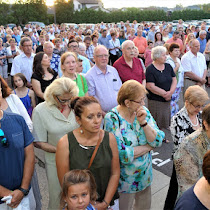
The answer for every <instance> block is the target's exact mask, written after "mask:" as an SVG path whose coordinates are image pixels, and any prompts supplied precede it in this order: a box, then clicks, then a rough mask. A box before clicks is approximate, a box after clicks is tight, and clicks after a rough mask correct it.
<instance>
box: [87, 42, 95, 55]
mask: <svg viewBox="0 0 210 210" xmlns="http://www.w3.org/2000/svg"><path fill="white" fill-rule="evenodd" d="M94 48H95V47H94V46H93V45H92V44H91V45H90V46H89V47H88V48H87V49H86V51H85V53H86V55H87V57H88V58H89V59H93V52H94Z"/></svg>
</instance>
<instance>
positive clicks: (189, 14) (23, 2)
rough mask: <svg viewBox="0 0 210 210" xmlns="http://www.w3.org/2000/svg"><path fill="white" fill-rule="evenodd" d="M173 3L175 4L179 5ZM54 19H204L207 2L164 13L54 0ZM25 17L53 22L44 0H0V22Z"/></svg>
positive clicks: (209, 7)
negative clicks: (8, 0)
mask: <svg viewBox="0 0 210 210" xmlns="http://www.w3.org/2000/svg"><path fill="white" fill-rule="evenodd" d="M180 7H181V6H180V5H177V6H176V8H180ZM55 8H56V21H57V23H99V22H101V21H103V22H106V23H111V22H120V21H121V20H122V21H126V20H130V21H131V22H132V21H133V20H137V21H138V22H141V21H156V20H157V21H161V20H177V19H183V20H200V19H208V18H209V14H210V4H204V5H201V10H189V9H185V10H176V11H174V12H172V14H171V16H170V17H167V14H166V12H164V11H163V10H160V9H157V8H155V7H150V8H147V9H144V10H142V9H139V8H126V9H119V10H115V11H112V12H110V13H107V12H105V11H102V10H101V9H99V10H98V11H96V10H93V9H87V8H85V9H82V10H80V11H74V5H73V0H70V2H66V0H56V4H55ZM28 21H40V22H44V23H46V24H49V23H53V22H54V16H53V15H49V14H47V6H46V5H45V2H44V0H16V2H15V4H12V5H10V4H7V3H2V0H0V24H7V23H16V24H25V23H27V22H28Z"/></svg>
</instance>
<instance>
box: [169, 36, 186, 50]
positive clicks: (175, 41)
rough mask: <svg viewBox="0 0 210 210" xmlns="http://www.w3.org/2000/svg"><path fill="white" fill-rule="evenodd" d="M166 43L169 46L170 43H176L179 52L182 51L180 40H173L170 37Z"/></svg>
mask: <svg viewBox="0 0 210 210" xmlns="http://www.w3.org/2000/svg"><path fill="white" fill-rule="evenodd" d="M166 43H169V44H171V43H176V44H178V45H179V47H180V51H182V49H183V42H182V40H181V39H179V38H178V39H177V40H174V38H173V37H172V38H170V39H168V40H167V41H166Z"/></svg>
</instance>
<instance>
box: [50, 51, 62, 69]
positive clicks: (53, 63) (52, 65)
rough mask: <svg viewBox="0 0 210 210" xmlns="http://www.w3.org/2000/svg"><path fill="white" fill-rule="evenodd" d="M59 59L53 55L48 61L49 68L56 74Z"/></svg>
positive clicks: (58, 56)
mask: <svg viewBox="0 0 210 210" xmlns="http://www.w3.org/2000/svg"><path fill="white" fill-rule="evenodd" d="M60 58H61V57H60V55H58V54H55V53H53V55H52V59H51V60H50V68H51V69H53V70H54V71H56V72H58V66H59V62H60Z"/></svg>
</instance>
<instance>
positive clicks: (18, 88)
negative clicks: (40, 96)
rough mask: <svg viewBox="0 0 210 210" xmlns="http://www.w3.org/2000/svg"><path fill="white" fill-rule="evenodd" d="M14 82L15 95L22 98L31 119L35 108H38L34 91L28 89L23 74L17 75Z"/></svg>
mask: <svg viewBox="0 0 210 210" xmlns="http://www.w3.org/2000/svg"><path fill="white" fill-rule="evenodd" d="M13 80H14V87H15V89H14V91H13V93H14V94H16V95H17V96H18V97H19V98H20V100H21V101H22V102H23V104H24V106H25V108H26V110H27V111H28V114H29V116H30V117H31V116H32V111H33V108H35V106H36V100H35V94H34V91H33V90H31V89H29V88H27V87H26V84H27V80H26V78H25V76H24V75H23V74H22V73H17V74H15V75H14V77H13Z"/></svg>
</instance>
